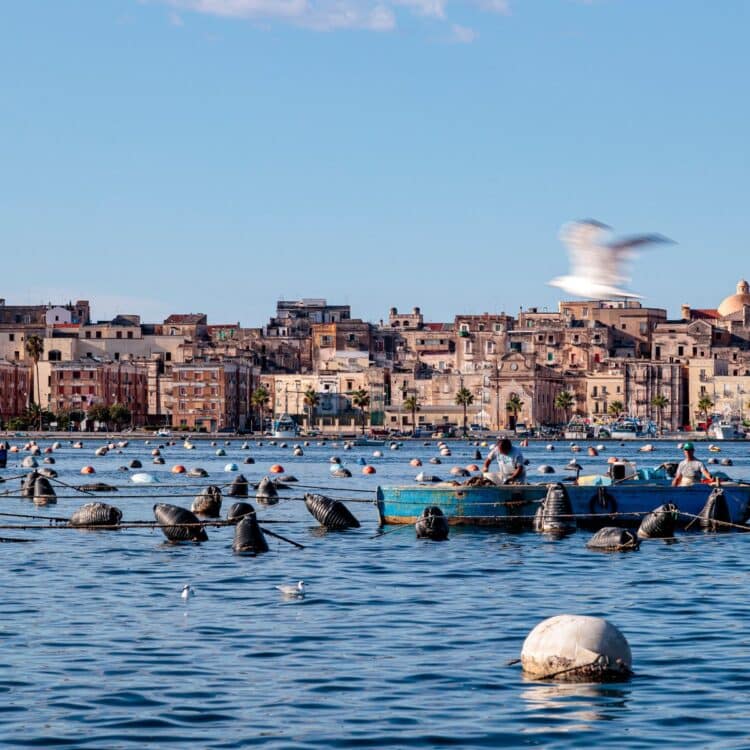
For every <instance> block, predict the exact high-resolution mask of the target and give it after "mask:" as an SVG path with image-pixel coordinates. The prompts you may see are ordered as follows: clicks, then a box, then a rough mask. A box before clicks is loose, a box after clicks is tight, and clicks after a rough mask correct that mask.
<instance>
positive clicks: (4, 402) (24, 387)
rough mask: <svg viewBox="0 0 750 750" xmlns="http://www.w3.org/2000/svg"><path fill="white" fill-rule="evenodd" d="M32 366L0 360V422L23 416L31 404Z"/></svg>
mask: <svg viewBox="0 0 750 750" xmlns="http://www.w3.org/2000/svg"><path fill="white" fill-rule="evenodd" d="M31 383H32V378H31V368H30V367H29V366H28V365H26V364H20V363H18V362H3V361H2V360H0V422H2V426H3V427H5V425H6V424H7V422H8V420H9V419H12V418H13V417H19V416H21V415H22V414H23V413H24V411H25V410H26V407H27V406H28V404H29V394H30V389H31Z"/></svg>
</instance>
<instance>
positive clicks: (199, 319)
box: [164, 313, 206, 326]
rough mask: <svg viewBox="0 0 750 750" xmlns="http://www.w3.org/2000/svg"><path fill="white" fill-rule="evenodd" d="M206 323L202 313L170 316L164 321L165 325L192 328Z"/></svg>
mask: <svg viewBox="0 0 750 750" xmlns="http://www.w3.org/2000/svg"><path fill="white" fill-rule="evenodd" d="M205 322H206V316H205V314H204V313H188V314H187V315H170V316H169V317H168V318H167V319H166V320H165V321H164V324H165V325H175V326H193V325H200V324H201V323H205Z"/></svg>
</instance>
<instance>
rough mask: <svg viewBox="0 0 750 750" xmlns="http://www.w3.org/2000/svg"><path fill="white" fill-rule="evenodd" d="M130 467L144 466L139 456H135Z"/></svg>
mask: <svg viewBox="0 0 750 750" xmlns="http://www.w3.org/2000/svg"><path fill="white" fill-rule="evenodd" d="M130 468H131V469H142V468H143V464H142V463H141V462H140V461H139V460H138V459H137V458H134V459H133V460H132V461H131V462H130Z"/></svg>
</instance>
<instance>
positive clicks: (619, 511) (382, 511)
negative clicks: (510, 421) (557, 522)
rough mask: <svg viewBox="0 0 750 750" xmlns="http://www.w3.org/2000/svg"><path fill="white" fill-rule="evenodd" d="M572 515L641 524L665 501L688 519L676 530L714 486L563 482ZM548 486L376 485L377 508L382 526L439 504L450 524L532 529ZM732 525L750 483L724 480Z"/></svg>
mask: <svg viewBox="0 0 750 750" xmlns="http://www.w3.org/2000/svg"><path fill="white" fill-rule="evenodd" d="M564 486H565V489H566V491H567V493H568V496H569V497H570V501H571V505H572V507H573V513H574V515H575V516H576V520H577V522H578V524H579V525H580V526H586V527H590V528H601V527H602V526H638V525H639V524H640V522H641V519H642V518H643V516H644V515H645V514H646V513H648V512H649V511H652V510H653V509H654V508H656V507H657V506H659V505H662V504H663V503H674V504H675V505H676V506H677V508H678V509H679V510H680V511H681V512H682V513H684V514H685V515H681V516H680V520H679V522H678V524H677V525H678V527H685V526H687V525H688V524H689V523H690V522H691V521H692V520H693V516H697V515H698V514H699V513H700V512H701V510H702V508H703V506H704V505H705V504H706V501H707V500H708V497H709V495H710V494H711V491H712V490H713V489H714V488H715V486H716V485H708V484H695V485H692V486H690V487H672V486H671V483H670V482H668V481H662V480H658V479H652V480H646V481H642V480H636V481H626V482H621V483H612V484H609V485H605V484H600V485H592V484H584V485H579V484H565V485H564ZM547 487H548V485H547V484H525V485H505V486H501V487H498V486H487V487H471V486H467V485H461V484H452V483H448V482H445V483H437V484H431V485H411V486H403V487H378V490H377V499H376V505H377V509H378V515H379V517H380V523H381V524H410V523H415V522H416V520H417V518H418V517H419V515H420V514H421V513H422V511H423V510H424V509H425V508H426V507H427V506H431V505H437V506H438V507H439V508H440V509H441V510H442V511H443V513H444V514H445V515H446V516H447V517H448V522H449V523H450V524H452V525H462V524H471V525H481V526H499V527H504V528H511V529H523V528H530V527H531V525H532V521H533V517H534V514H535V513H536V511H537V508H538V507H539V504H540V503H541V501H542V500H543V499H544V497H545V496H546V494H547ZM721 487H722V489H723V490H724V494H725V496H726V499H727V505H728V506H729V511H730V514H731V520H732V523H738V524H744V522H745V520H746V519H747V518H748V505H750V484H745V483H741V482H734V481H727V482H722V484H721Z"/></svg>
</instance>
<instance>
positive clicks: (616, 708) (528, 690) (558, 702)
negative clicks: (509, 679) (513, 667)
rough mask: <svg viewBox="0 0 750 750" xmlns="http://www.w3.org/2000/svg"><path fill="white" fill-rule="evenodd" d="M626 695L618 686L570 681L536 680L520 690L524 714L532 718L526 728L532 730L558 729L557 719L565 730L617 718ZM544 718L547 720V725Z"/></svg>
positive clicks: (583, 728) (623, 710)
mask: <svg viewBox="0 0 750 750" xmlns="http://www.w3.org/2000/svg"><path fill="white" fill-rule="evenodd" d="M629 695H630V691H629V689H628V688H626V687H622V686H618V687H614V686H613V685H611V684H603V685H599V684H590V683H572V682H563V683H554V684H552V683H550V684H539V683H536V684H534V685H533V686H530V687H524V689H523V690H522V691H521V698H522V699H523V700H524V702H525V710H526V712H527V714H529V715H530V716H533V717H534V718H535V723H534V724H533V726H531V727H529V729H528V731H530V732H534V733H538V732H545V731H547V730H554V729H559V728H560V726H559V722H560V720H563V721H564V722H565V731H568V732H570V731H578V730H581V731H583V730H589V731H590V730H591V729H592V728H593V724H594V723H596V722H599V721H614V720H616V719H618V718H621V714H622V713H623V712H625V711H626V710H627V708H628V697H629ZM544 718H547V719H548V720H549V721H550V724H549V726H547V727H545V726H544V723H543V721H542V720H543V719H544Z"/></svg>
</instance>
